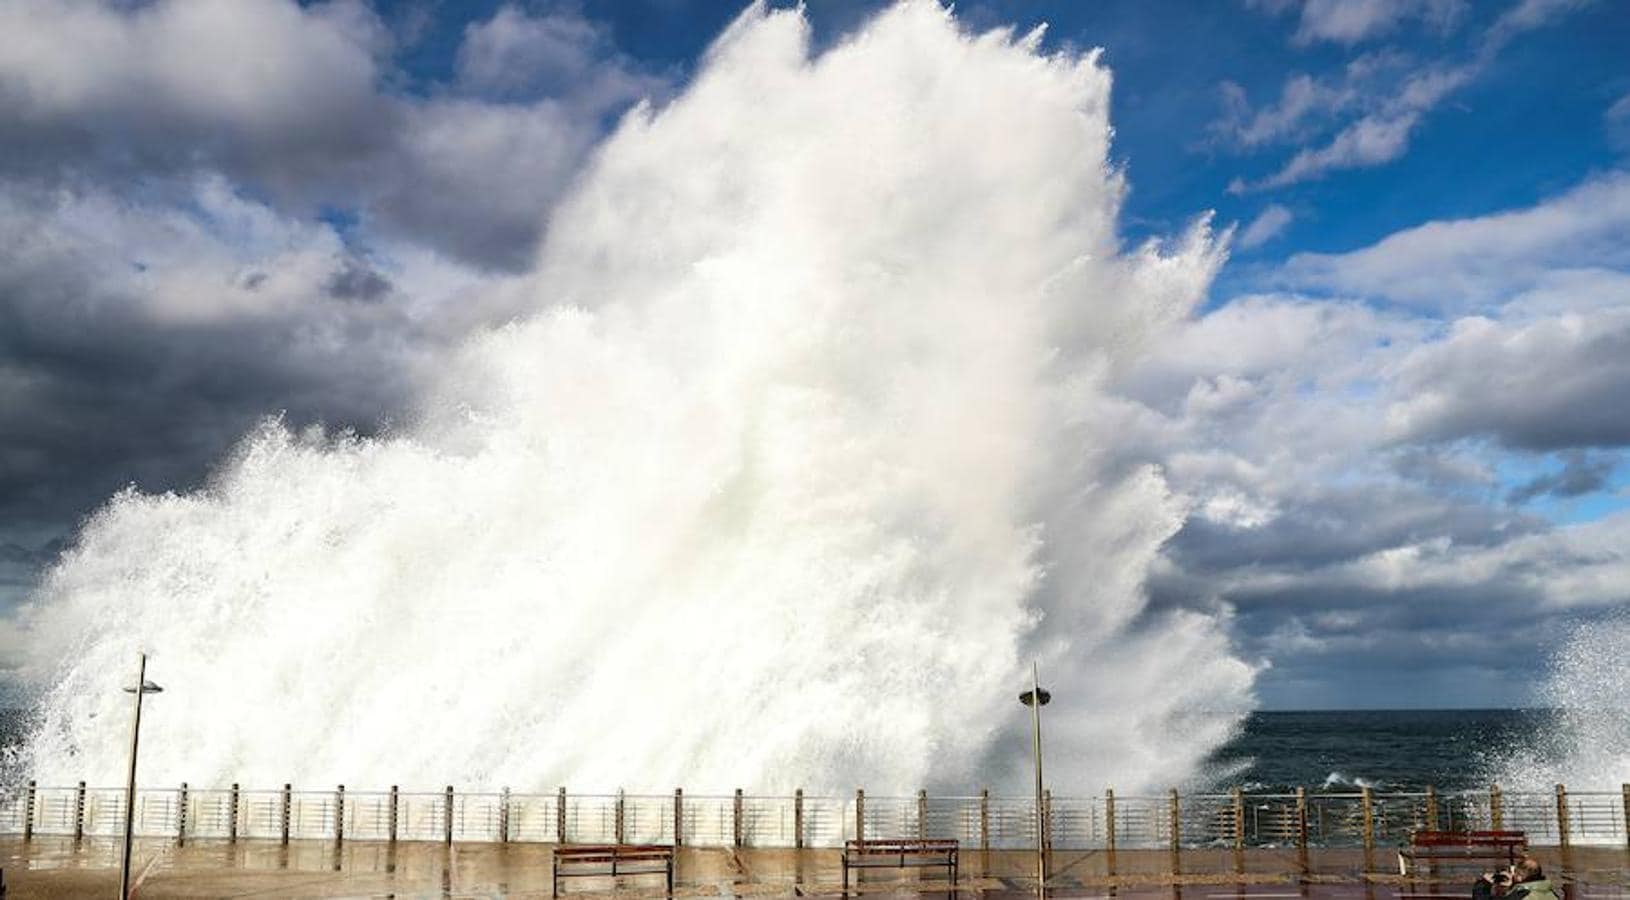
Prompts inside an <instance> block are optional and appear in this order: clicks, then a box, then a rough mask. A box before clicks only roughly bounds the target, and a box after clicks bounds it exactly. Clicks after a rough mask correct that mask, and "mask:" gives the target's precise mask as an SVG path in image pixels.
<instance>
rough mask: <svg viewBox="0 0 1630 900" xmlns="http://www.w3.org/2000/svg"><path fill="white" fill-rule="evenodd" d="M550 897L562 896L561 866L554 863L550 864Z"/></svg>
mask: <svg viewBox="0 0 1630 900" xmlns="http://www.w3.org/2000/svg"><path fill="white" fill-rule="evenodd" d="M549 896H550V897H551V898H553V897H558V896H560V865H559V864H558V863H555V862H552V861H551V862H550V863H549Z"/></svg>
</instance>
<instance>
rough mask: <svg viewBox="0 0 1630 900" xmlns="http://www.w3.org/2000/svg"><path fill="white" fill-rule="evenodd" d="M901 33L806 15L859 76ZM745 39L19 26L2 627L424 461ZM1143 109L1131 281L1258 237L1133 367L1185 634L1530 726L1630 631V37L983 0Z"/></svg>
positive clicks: (496, 29) (601, 9)
mask: <svg viewBox="0 0 1630 900" xmlns="http://www.w3.org/2000/svg"><path fill="white" fill-rule="evenodd" d="M877 8H879V4H877V3H869V2H866V3H863V2H836V0H835V2H823V0H813V2H811V3H809V16H810V18H811V20H812V22H813V24H814V26H815V28H816V30H817V34H818V37H819V38H820V40H822V41H828V42H830V41H836V40H839V39H841V37H842V36H843V35H844V34H845V33H846V32H847V31H848V30H850V29H852V28H854V27H856V26H857V25H858V24H859V23H860V22H862V21H864V20H865V18H866V17H867V16H868V15H870V14H871V13H873V12H875V11H876V9H877ZM739 12H740V6H739V5H738V4H736V3H702V2H684V0H621V2H615V3H612V2H605V3H589V2H584V3H573V2H565V0H562V2H530V3H528V2H511V3H500V2H485V0H481V2H453V0H439V2H438V0H405V2H378V3H373V4H369V3H365V2H360V0H352V2H346V0H336V2H329V3H310V4H296V3H294V2H290V0H237V2H233V3H230V4H228V3H196V2H182V0H176V2H165V0H156V2H140V0H108V2H89V0H0V35H5V38H3V39H0V613H4V612H5V611H6V610H7V609H9V608H11V607H13V606H15V605H16V604H18V603H19V602H21V601H22V599H23V598H24V597H25V596H26V595H27V594H28V592H29V591H30V589H31V587H32V586H33V585H34V584H35V583H36V581H37V579H38V578H39V577H40V574H41V572H42V571H43V569H44V567H46V566H47V565H49V563H50V561H51V560H52V559H53V558H54V557H55V555H56V554H57V553H59V552H60V550H61V549H62V548H63V546H65V543H66V542H68V541H69V540H71V537H72V535H73V533H74V531H75V528H76V525H77V523H78V522H79V521H80V520H81V519H82V518H83V517H84V516H85V515H86V514H88V513H89V512H91V511H92V510H94V509H95V508H96V507H97V506H98V505H99V504H100V503H101V502H103V501H104V500H105V499H106V498H107V497H109V496H110V495H111V494H113V493H114V492H116V491H118V490H120V489H121V488H123V487H124V486H127V485H135V486H137V487H138V488H140V489H141V490H144V491H165V490H186V489H188V488H191V487H195V486H197V485H198V484H200V483H201V482H202V481H203V480H204V479H205V478H207V477H208V475H209V473H210V471H211V468H212V466H214V465H216V464H218V463H219V462H220V460H222V459H223V457H224V455H225V454H226V453H227V452H228V451H229V450H230V448H231V447H232V445H233V443H234V442H235V441H236V440H237V439H238V438H239V437H240V436H242V435H243V434H244V433H245V432H246V431H248V430H249V429H250V428H251V427H252V426H253V425H254V423H255V422H256V421H257V420H258V419H260V418H262V417H264V416H266V415H268V414H280V415H281V416H282V417H283V418H284V420H285V421H286V422H288V423H290V424H292V425H296V426H304V425H308V424H322V425H326V426H329V427H349V428H353V429H355V430H357V431H359V432H362V433H376V432H379V431H381V430H388V429H389V428H390V427H391V423H392V422H393V421H396V420H398V419H399V418H400V417H402V416H404V415H407V414H408V413H409V412H410V410H411V407H412V401H413V398H414V397H415V396H417V395H418V394H419V393H420V392H421V391H422V390H423V386H424V385H425V384H426V382H427V380H428V379H429V378H430V377H431V376H432V375H434V373H435V372H436V371H437V370H438V368H439V367H438V362H439V361H440V360H443V359H445V358H446V354H447V353H448V352H449V350H450V348H452V347H454V346H456V345H458V344H459V342H460V341H461V340H462V339H464V338H465V337H466V336H467V335H469V334H470V333H471V332H472V330H476V329H480V328H483V327H486V326H490V325H494V324H498V323H502V322H504V321H506V320H507V319H508V318H510V317H511V316H512V315H514V314H515V313H516V311H517V310H518V309H519V308H521V306H522V301H521V300H520V299H519V298H518V297H517V292H516V289H515V288H514V286H515V285H516V284H518V283H519V281H520V279H521V278H522V276H524V274H525V273H527V272H528V271H529V270H530V268H531V266H532V264H533V261H534V255H535V253H536V251H537V248H538V246H539V242H540V240H542V239H543V237H544V235H545V234H546V233H547V230H548V227H549V220H550V215H549V211H550V209H551V207H552V206H553V204H555V203H556V202H557V201H558V200H559V199H560V198H561V197H562V196H563V195H564V194H565V193H566V192H568V191H569V190H570V189H571V186H572V184H573V181H574V178H575V177H576V176H577V175H578V174H579V173H580V172H581V171H582V167H583V165H584V163H585V160H586V159H588V158H589V156H590V155H591V154H592V153H593V151H594V148H595V147H596V145H597V143H598V142H599V141H600V140H601V139H602V138H603V137H604V136H605V135H606V134H607V133H608V132H609V130H610V129H611V128H613V127H614V126H615V124H616V122H617V121H618V118H619V117H620V116H621V115H622V114H623V113H624V112H626V111H627V110H628V109H629V108H630V106H631V105H633V104H635V103H637V102H639V101H641V100H647V101H649V102H652V103H654V104H657V105H660V104H662V103H663V102H664V101H665V99H666V98H669V97H672V96H674V94H675V93H676V92H677V91H680V90H682V89H683V87H684V86H685V85H686V83H687V79H689V78H690V77H692V76H693V75H694V74H695V72H696V70H697V68H698V66H699V63H698V59H699V57H700V55H701V54H702V53H703V51H704V50H705V49H706V47H707V45H708V44H709V42H710V41H712V40H713V38H714V37H715V36H716V35H717V34H718V33H719V31H720V30H721V29H722V28H724V27H725V26H726V25H727V24H728V23H729V22H730V21H731V20H732V19H733V18H734V17H735V16H736V15H737V14H738V13H739ZM957 14H958V16H959V18H960V19H961V20H962V21H963V22H964V23H965V25H966V26H967V27H969V28H971V29H983V28H990V27H997V26H1001V25H1005V24H1015V25H1017V26H1019V28H1020V29H1023V30H1027V29H1029V28H1031V27H1033V26H1035V25H1038V24H1041V23H1043V22H1045V23H1047V25H1048V29H1047V31H1046V33H1045V38H1044V46H1051V47H1055V48H1064V47H1087V46H1101V47H1103V48H1104V57H1103V58H1104V61H1105V62H1106V63H1107V65H1108V66H1109V67H1110V68H1111V69H1112V70H1113V72H1114V76H1115V94H1114V102H1113V107H1112V119H1113V121H1114V124H1115V138H1114V156H1115V158H1116V159H1117V160H1119V161H1120V164H1121V165H1122V166H1123V168H1124V171H1125V174H1126V176H1127V178H1128V179H1129V181H1130V185H1131V193H1130V195H1129V196H1128V198H1127V201H1126V205H1125V208H1124V210H1123V218H1122V223H1121V228H1122V233H1123V236H1124V239H1125V242H1126V243H1127V245H1132V244H1133V243H1135V242H1137V241H1140V240H1142V239H1143V238H1145V237H1148V236H1155V235H1171V234H1177V233H1180V232H1181V231H1182V230H1183V229H1184V228H1185V227H1186V226H1187V224H1188V223H1189V222H1191V221H1192V220H1193V219H1194V218H1195V217H1196V216H1197V215H1201V214H1204V213H1205V212H1206V211H1207V210H1214V211H1215V213H1216V222H1217V223H1218V224H1220V225H1223V226H1230V225H1231V226H1233V227H1234V228H1235V230H1234V232H1233V237H1232V244H1231V254H1230V257H1229V259H1228V262H1227V263H1226V265H1225V266H1224V267H1223V269H1222V270H1221V273H1220V274H1219V276H1218V278H1217V280H1216V282H1215V283H1214V285H1213V287H1212V291H1211V296H1210V299H1209V301H1208V302H1207V303H1206V304H1205V306H1204V307H1203V309H1202V310H1201V311H1200V313H1199V314H1197V315H1196V316H1194V317H1192V318H1191V319H1190V320H1188V321H1187V322H1185V323H1184V324H1183V325H1182V326H1181V327H1180V328H1179V329H1178V331H1177V333H1176V334H1175V335H1173V336H1172V337H1171V338H1170V339H1169V340H1165V341H1163V342H1161V343H1160V344H1159V345H1158V346H1156V347H1155V348H1153V350H1152V352H1151V353H1150V354H1148V356H1147V358H1146V359H1144V360H1143V361H1142V362H1140V363H1139V364H1138V365H1137V366H1135V367H1133V368H1132V369H1130V370H1129V371H1126V372H1123V373H1120V374H1119V375H1118V376H1117V378H1118V383H1117V384H1116V385H1115V387H1116V393H1117V396H1118V397H1119V398H1120V399H1119V401H1118V406H1117V409H1116V411H1115V416H1116V421H1114V422H1109V423H1105V424H1106V427H1112V428H1114V429H1116V433H1117V435H1118V436H1119V437H1120V440H1122V441H1123V442H1124V444H1125V447H1124V448H1123V449H1122V452H1124V453H1127V454H1130V455H1135V456H1138V457H1141V458H1145V459H1148V460H1152V461H1155V462H1157V463H1159V464H1160V465H1161V466H1162V467H1163V468H1164V470H1165V472H1166V473H1167V477H1168V479H1169V481H1170V483H1171V484H1172V486H1173V487H1175V488H1176V489H1177V490H1178V491H1180V492H1181V493H1182V494H1183V495H1184V496H1185V497H1186V498H1187V502H1188V503H1189V504H1190V506H1191V511H1190V514H1189V517H1188V520H1187V523H1186V524H1185V525H1184V527H1183V528H1182V530H1181V531H1180V532H1179V533H1178V534H1177V535H1176V536H1175V537H1174V538H1173V539H1172V540H1171V542H1170V543H1169V544H1168V546H1167V548H1166V551H1165V553H1164V555H1163V557H1162V558H1161V560H1160V561H1159V562H1158V564H1157V566H1156V572H1155V576H1154V578H1153V581H1152V583H1151V591H1152V594H1153V598H1154V600H1155V603H1156V605H1157V606H1187V605H1196V604H1203V605H1209V606H1211V607H1214V608H1228V609H1231V610H1232V618H1231V627H1232V628H1233V629H1234V632H1235V634H1234V636H1235V640H1236V641H1237V643H1238V645H1239V647H1240V649H1241V651H1242V652H1243V653H1244V654H1245V655H1246V656H1247V657H1249V658H1251V659H1253V660H1259V661H1263V662H1265V663H1267V667H1266V668H1265V669H1264V670H1263V672H1262V674H1261V676H1260V678H1259V681H1258V694H1259V696H1260V699H1261V701H1262V703H1263V704H1264V705H1265V706H1267V707H1270V708H1309V707H1346V706H1370V707H1388V706H1437V705H1441V706H1480V705H1506V704H1521V703H1530V702H1536V701H1537V700H1542V699H1543V698H1542V697H1539V696H1537V695H1536V693H1535V690H1534V685H1535V683H1536V681H1537V680H1538V679H1539V678H1540V676H1541V673H1542V670H1543V669H1544V667H1545V666H1546V659H1547V656H1548V654H1551V653H1554V652H1556V651H1555V650H1553V649H1552V648H1554V647H1555V646H1556V641H1557V640H1558V639H1559V638H1560V636H1561V635H1562V634H1564V633H1565V632H1566V631H1567V630H1568V629H1570V628H1572V627H1575V626H1576V625H1577V624H1578V623H1581V622H1585V623H1588V622H1591V621H1595V620H1599V619H1601V618H1602V617H1604V616H1612V615H1616V614H1622V612H1623V611H1624V610H1625V609H1626V608H1627V607H1630V540H1627V539H1626V530H1627V528H1630V512H1627V511H1626V510H1627V507H1630V466H1626V464H1625V458H1624V457H1625V453H1624V450H1625V447H1626V445H1627V444H1630V407H1627V405H1626V402H1625V400H1624V399H1623V398H1625V397H1626V396H1630V238H1627V235H1630V61H1627V54H1626V53H1625V48H1626V47H1630V9H1627V8H1626V7H1625V6H1624V5H1623V4H1619V3H1611V2H1605V0H1603V2H1597V3H1590V2H1580V0H1498V2H1496V0H1490V2H1475V3H1474V2H1470V0H1345V2H1332V0H1237V2H1215V3H1212V2H1206V3H1200V2H1192V3H1175V2H1172V3H1149V2H1145V0H1137V2H1095V3H1077V2H1064V0H1060V2H1051V3H1045V2H1044V3H1037V2H1023V3H1021V2H1011V3H1005V2H988V0H983V2H982V0H963V2H960V3H958V4H957Z"/></svg>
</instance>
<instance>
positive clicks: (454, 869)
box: [0, 837, 1630, 900]
mask: <svg viewBox="0 0 1630 900" xmlns="http://www.w3.org/2000/svg"><path fill="white" fill-rule="evenodd" d="M550 853H551V847H550V845H548V844H507V845H505V844H487V843H477V844H455V845H453V846H451V847H448V846H446V845H443V844H436V843H398V844H395V845H390V844H385V843H376V842H364V841H353V842H347V843H346V844H344V845H343V846H341V847H339V848H336V847H335V846H334V845H333V844H332V843H328V842H318V841H296V842H294V843H292V844H290V845H289V846H287V847H284V846H281V845H279V844H277V843H275V842H259V841H244V842H240V843H237V844H228V843H225V842H221V841H196V842H193V841H189V842H188V843H187V845H186V846H183V847H178V846H176V845H175V842H174V841H160V840H153V841H139V842H138V843H137V851H136V866H135V871H136V872H137V873H139V874H140V875H141V881H140V887H139V889H138V892H137V896H138V897H142V898H172V897H173V898H183V897H184V898H228V897H234V898H235V897H256V898H281V897H290V898H335V897H358V898H360V897H395V898H451V897H469V898H476V897H481V898H542V897H548V896H549V894H550V891H549V888H550V885H549V872H550V867H549V862H550ZM1536 856H1538V858H1539V859H1540V861H1541V863H1543V864H1544V865H1545V867H1546V870H1547V872H1548V873H1549V874H1551V875H1552V877H1553V878H1555V877H1557V876H1560V877H1561V880H1563V881H1564V882H1565V883H1566V884H1567V885H1568V886H1569V894H1570V900H1630V851H1626V850H1622V849H1603V848H1588V849H1587V848H1580V849H1575V850H1572V851H1571V852H1568V853H1566V854H1564V853H1560V852H1558V851H1557V850H1555V849H1546V850H1540V851H1538V852H1537V853H1536ZM1034 865H1035V856H1034V855H1033V854H1028V853H1019V852H993V853H990V854H988V855H986V854H981V853H979V852H978V851H972V852H965V853H964V854H963V859H962V877H961V880H960V883H959V884H958V885H957V890H958V893H959V894H960V895H961V897H962V898H963V900H967V898H971V897H978V898H989V900H1025V898H1028V897H1034V896H1035V875H1034V872H1035V870H1034ZM677 866H678V871H677V873H676V878H677V888H676V894H677V895H679V896H681V897H725V898H731V897H760V896H763V897H770V896H778V897H804V896H829V897H835V896H837V895H839V894H841V886H840V883H839V881H840V877H841V876H840V874H839V868H838V853H837V851H835V850H806V851H794V850H737V851H730V850H719V849H685V850H682V851H681V852H680V854H679V857H678V860H677ZM0 867H3V868H4V872H5V884H6V887H7V888H8V889H9V893H7V894H6V895H5V900H27V898H80V897H108V898H112V897H115V896H117V894H118V892H119V887H118V885H119V845H118V842H117V841H112V840H106V839H86V840H84V841H82V842H80V843H79V844H77V845H76V844H75V843H74V841H73V840H72V839H70V838H57V837H48V838H47V837H35V838H34V839H33V840H32V841H29V842H27V843H25V842H23V841H22V840H21V839H20V838H17V837H6V838H0ZM1473 874H1474V873H1471V872H1467V871H1466V870H1464V869H1461V870H1458V871H1442V872H1438V873H1436V874H1435V876H1433V877H1419V878H1412V879H1403V878H1401V877H1399V876H1398V874H1397V860H1396V857H1395V856H1394V855H1393V854H1392V853H1391V852H1389V851H1386V850H1381V849H1377V850H1376V851H1375V853H1373V854H1371V855H1369V856H1368V857H1367V856H1366V855H1365V854H1364V853H1363V851H1357V850H1324V851H1313V852H1311V853H1307V854H1299V853H1297V852H1296V851H1295V850H1247V851H1244V852H1243V853H1235V852H1233V851H1231V850H1185V851H1184V852H1183V853H1182V855H1181V856H1180V857H1178V858H1175V859H1174V857H1173V856H1172V854H1171V853H1170V852H1166V851H1147V850H1146V851H1121V852H1119V853H1116V854H1113V855H1111V854H1108V853H1105V852H1103V851H1087V852H1070V851H1060V852H1058V853H1056V854H1055V856H1054V863H1053V875H1052V879H1051V885H1052V886H1051V887H1050V889H1049V890H1048V894H1049V896H1052V897H1059V898H1082V900H1107V898H1111V897H1113V898H1132V900H1424V898H1427V897H1445V898H1456V897H1467V896H1469V893H1470V889H1469V885H1470V880H1471V877H1473ZM938 876H939V873H938V872H933V874H925V875H924V879H925V880H919V879H918V878H917V876H916V875H915V874H914V873H913V871H912V870H907V871H906V872H905V873H897V872H895V871H893V870H882V869H872V870H868V871H866V872H865V873H864V879H863V881H862V883H861V884H860V885H859V887H858V889H857V890H855V891H852V893H860V894H864V895H868V896H876V897H878V898H879V900H881V898H882V897H884V896H890V895H892V896H913V897H914V896H922V897H924V898H936V897H945V896H947V888H948V887H949V885H947V884H946V882H945V881H944V880H943V878H942V877H938ZM563 884H564V887H563V889H562V896H563V897H568V898H569V897H573V896H577V897H579V898H580V900H591V898H592V900H599V898H604V900H613V898H618V900H632V898H635V897H640V898H656V897H659V896H661V893H662V880H661V877H660V876H623V877H622V878H620V879H618V880H617V882H616V883H613V882H612V880H611V879H609V878H573V879H570V880H568V881H566V882H564V883H563Z"/></svg>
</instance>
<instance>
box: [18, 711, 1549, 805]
mask: <svg viewBox="0 0 1630 900" xmlns="http://www.w3.org/2000/svg"><path fill="white" fill-rule="evenodd" d="M1552 715H1553V714H1552V713H1550V712H1548V711H1544V710H1387V711H1382V710H1341V711H1321V712H1257V713H1253V714H1252V715H1251V716H1250V717H1249V718H1248V719H1247V720H1246V722H1245V726H1244V728H1243V729H1242V731H1241V732H1240V734H1239V735H1238V736H1237V737H1235V738H1234V740H1232V741H1230V742H1229V743H1228V744H1227V745H1225V746H1223V747H1222V748H1220V749H1219V750H1218V751H1217V752H1216V753H1215V754H1213V756H1212V760H1211V766H1210V768H1211V771H1212V776H1211V781H1212V783H1211V784H1210V785H1207V787H1210V788H1212V789H1218V790H1221V789H1226V788H1230V787H1234V786H1239V787H1241V788H1244V789H1245V790H1247V791H1286V790H1293V789H1295V788H1296V787H1298V786H1301V787H1306V788H1308V789H1309V790H1315V791H1317V790H1324V791H1352V790H1356V789H1358V788H1360V787H1366V786H1367V787H1372V788H1375V789H1376V790H1393V791H1408V790H1415V789H1420V788H1424V787H1426V786H1427V785H1432V786H1434V787H1436V788H1437V789H1438V790H1441V791H1455V790H1469V789H1478V788H1484V787H1487V786H1488V785H1489V783H1490V781H1491V780H1492V779H1493V777H1494V775H1493V771H1494V769H1495V767H1496V765H1497V764H1498V760H1499V758H1500V756H1501V751H1502V750H1503V749H1504V748H1507V747H1510V746H1513V745H1514V744H1516V743H1519V742H1520V741H1522V740H1523V736H1524V735H1531V734H1533V733H1534V732H1535V731H1536V730H1543V728H1544V726H1545V723H1546V722H1547V721H1548V719H1549V717H1551V716H1552ZM23 720H24V714H23V711H21V710H16V709H5V710H0V748H4V747H10V746H15V744H16V743H17V741H18V740H19V739H20V734H21V729H22V724H23ZM0 755H3V750H0Z"/></svg>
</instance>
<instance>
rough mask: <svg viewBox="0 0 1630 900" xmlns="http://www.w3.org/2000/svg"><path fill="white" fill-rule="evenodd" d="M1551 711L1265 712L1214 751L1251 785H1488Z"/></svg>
mask: <svg viewBox="0 0 1630 900" xmlns="http://www.w3.org/2000/svg"><path fill="white" fill-rule="evenodd" d="M1554 716H1555V713H1553V712H1550V711H1547V710H1511V709H1499V710H1389V711H1379V710H1346V711H1339V712H1259V713H1253V714H1252V715H1251V717H1250V718H1249V719H1248V720H1247V721H1246V723H1245V728H1244V731H1243V733H1241V734H1240V735H1239V737H1237V738H1235V739H1234V740H1233V741H1232V742H1230V743H1229V744H1228V745H1227V746H1225V747H1223V748H1222V749H1220V750H1219V751H1218V752H1217V753H1216V754H1214V756H1213V763H1214V765H1216V766H1217V767H1218V768H1219V769H1220V770H1221V772H1222V773H1224V774H1223V775H1222V777H1221V778H1220V779H1219V780H1220V782H1221V783H1222V784H1224V785H1229V786H1232V785H1239V786H1241V787H1244V788H1245V789H1246V790H1284V789H1292V788H1295V787H1297V786H1303V787H1306V788H1308V789H1309V790H1328V791H1352V790H1355V789H1357V788H1359V787H1365V786H1368V787H1373V788H1376V789H1378V790H1382V789H1385V790H1411V789H1420V788H1424V787H1426V786H1427V785H1432V786H1434V787H1436V788H1438V789H1440V790H1466V789H1472V788H1484V787H1487V786H1488V785H1489V784H1490V782H1491V781H1492V780H1493V779H1494V778H1495V777H1496V776H1495V770H1496V769H1497V767H1498V765H1499V761H1500V760H1501V759H1502V758H1503V754H1504V752H1505V751H1506V750H1507V749H1508V748H1511V747H1513V746H1518V745H1521V744H1522V743H1523V742H1524V738H1525V736H1527V735H1532V734H1534V733H1535V732H1536V731H1544V730H1545V729H1546V726H1547V724H1548V723H1549V722H1550V721H1551V720H1552V719H1553V718H1554Z"/></svg>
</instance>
